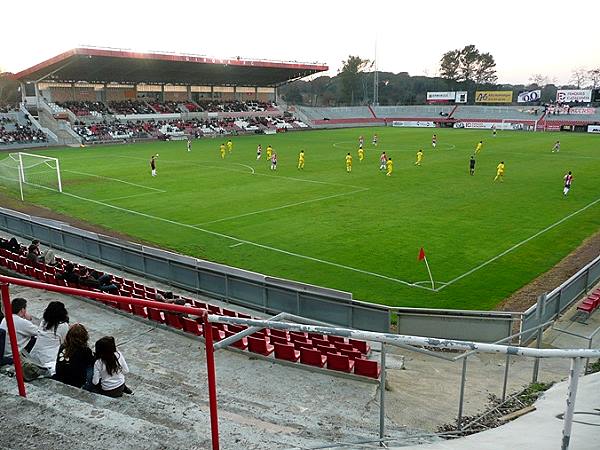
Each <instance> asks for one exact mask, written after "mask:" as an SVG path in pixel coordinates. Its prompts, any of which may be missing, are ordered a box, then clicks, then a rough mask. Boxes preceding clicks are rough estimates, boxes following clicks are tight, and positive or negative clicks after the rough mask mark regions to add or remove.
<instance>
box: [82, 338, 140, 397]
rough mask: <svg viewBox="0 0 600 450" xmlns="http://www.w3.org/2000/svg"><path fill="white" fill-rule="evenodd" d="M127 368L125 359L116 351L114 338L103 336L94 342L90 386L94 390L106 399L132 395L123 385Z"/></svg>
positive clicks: (127, 371)
mask: <svg viewBox="0 0 600 450" xmlns="http://www.w3.org/2000/svg"><path fill="white" fill-rule="evenodd" d="M127 373H129V367H127V362H126V361H125V358H124V357H123V355H122V354H121V352H119V351H118V350H117V346H116V344H115V338H114V337H112V336H105V337H103V338H101V339H98V341H96V362H95V363H94V375H93V377H92V384H93V385H94V386H95V387H96V390H97V391H98V392H99V393H100V394H103V395H107V396H108V397H122V396H123V393H125V394H133V392H132V391H131V389H129V388H128V387H127V385H126V384H125V374H127Z"/></svg>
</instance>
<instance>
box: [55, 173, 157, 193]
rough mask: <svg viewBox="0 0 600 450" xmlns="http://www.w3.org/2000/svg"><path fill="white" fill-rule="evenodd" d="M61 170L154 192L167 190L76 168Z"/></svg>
mask: <svg viewBox="0 0 600 450" xmlns="http://www.w3.org/2000/svg"><path fill="white" fill-rule="evenodd" d="M63 172H69V173H75V174H77V175H86V176H88V177H94V178H102V179H104V180H111V181H117V182H119V183H123V184H128V185H130V186H135V187H139V188H143V189H149V190H151V191H155V192H163V193H164V192H167V191H165V190H162V189H157V188H153V187H150V186H144V185H142V184H136V183H132V182H130V181H125V180H120V179H119V178H112V177H105V176H102V175H96V174H93V173H86V172H78V171H76V170H68V169H64V170H63Z"/></svg>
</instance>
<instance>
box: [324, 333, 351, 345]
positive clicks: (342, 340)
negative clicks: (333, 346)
mask: <svg viewBox="0 0 600 450" xmlns="http://www.w3.org/2000/svg"><path fill="white" fill-rule="evenodd" d="M327 340H328V341H329V342H331V343H335V342H339V343H341V344H346V338H344V337H342V336H331V335H328V336H327Z"/></svg>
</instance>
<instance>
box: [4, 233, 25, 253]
mask: <svg viewBox="0 0 600 450" xmlns="http://www.w3.org/2000/svg"><path fill="white" fill-rule="evenodd" d="M1 247H2V248H4V249H6V250H8V251H9V252H12V253H21V246H20V245H19V242H18V241H17V239H16V238H14V237H12V238H10V240H8V241H2V245H1Z"/></svg>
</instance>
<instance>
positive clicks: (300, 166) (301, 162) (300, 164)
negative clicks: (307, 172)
mask: <svg viewBox="0 0 600 450" xmlns="http://www.w3.org/2000/svg"><path fill="white" fill-rule="evenodd" d="M300 169H302V170H304V150H300V154H299V155H298V170H300Z"/></svg>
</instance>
